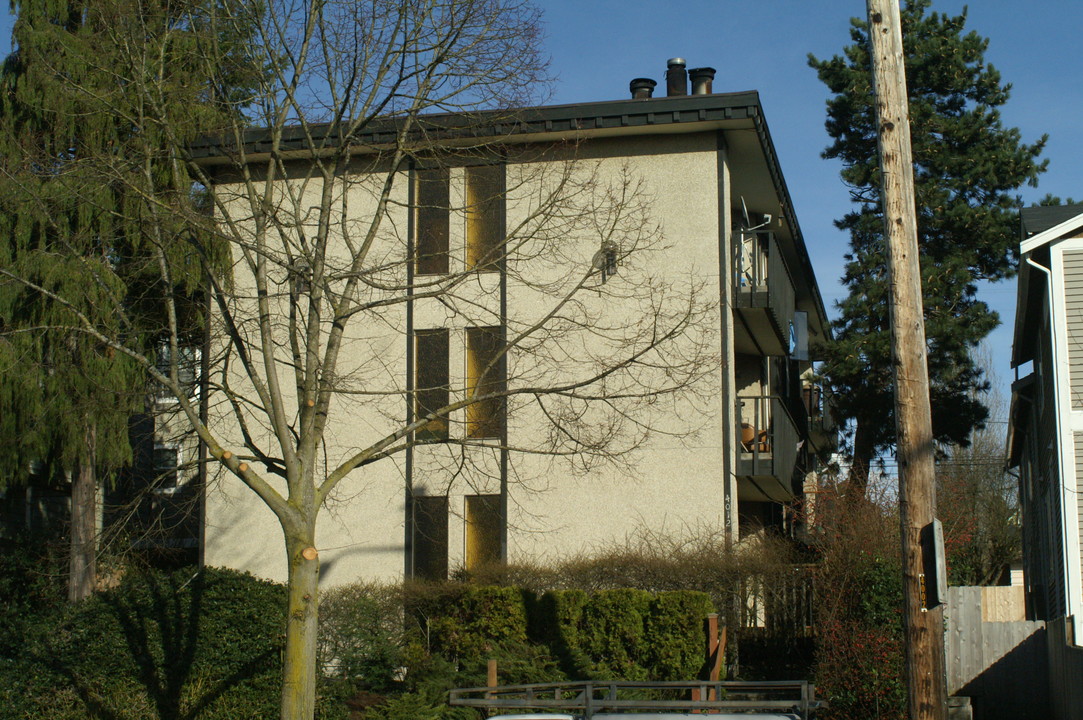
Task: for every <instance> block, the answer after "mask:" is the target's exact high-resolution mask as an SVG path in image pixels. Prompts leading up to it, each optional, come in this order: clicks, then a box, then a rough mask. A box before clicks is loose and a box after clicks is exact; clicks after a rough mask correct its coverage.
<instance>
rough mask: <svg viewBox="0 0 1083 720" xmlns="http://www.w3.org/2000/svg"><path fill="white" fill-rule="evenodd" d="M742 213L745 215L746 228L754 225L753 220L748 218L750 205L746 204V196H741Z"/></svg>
mask: <svg viewBox="0 0 1083 720" xmlns="http://www.w3.org/2000/svg"><path fill="white" fill-rule="evenodd" d="M741 214H742V215H744V220H745V228H750V227H752V221H751V220H749V218H748V205H745V196H744V195H742V196H741Z"/></svg>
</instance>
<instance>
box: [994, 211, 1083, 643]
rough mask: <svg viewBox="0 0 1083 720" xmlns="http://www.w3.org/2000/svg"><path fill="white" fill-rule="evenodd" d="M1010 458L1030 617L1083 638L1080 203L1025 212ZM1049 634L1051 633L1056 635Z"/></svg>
mask: <svg viewBox="0 0 1083 720" xmlns="http://www.w3.org/2000/svg"><path fill="white" fill-rule="evenodd" d="M1020 214H1021V224H1022V242H1021V245H1020V258H1021V260H1020V265H1019V284H1018V301H1017V306H1016V316H1015V337H1014V342H1013V346H1012V366H1013V367H1014V368H1015V372H1016V378H1017V379H1016V380H1015V382H1014V383H1013V384H1012V409H1011V424H1010V430H1009V454H1010V458H1009V465H1010V467H1012V468H1014V469H1015V470H1016V471H1017V473H1018V477H1019V490H1020V501H1021V505H1022V515H1023V567H1024V575H1025V582H1026V604H1027V618H1028V619H1030V620H1046V621H1058V620H1063V621H1064V622H1065V623H1066V624H1067V625H1068V626H1069V628H1068V629H1069V631H1070V632H1068V633H1067V637H1068V638H1073V637H1074V638H1075V639H1076V640H1075V642H1076V643H1078V642H1080V640H1079V639H1080V638H1083V582H1081V577H1083V545H1081V543H1080V538H1081V536H1083V532H1081V530H1083V205H1070V206H1053V207H1032V208H1024V209H1023V210H1022V211H1021V213H1020ZM1051 641H1052V635H1051Z"/></svg>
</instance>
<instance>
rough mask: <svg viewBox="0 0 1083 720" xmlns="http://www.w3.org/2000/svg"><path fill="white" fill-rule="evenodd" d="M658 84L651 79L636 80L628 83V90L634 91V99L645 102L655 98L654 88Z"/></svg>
mask: <svg viewBox="0 0 1083 720" xmlns="http://www.w3.org/2000/svg"><path fill="white" fill-rule="evenodd" d="M657 84H658V83H657V82H655V81H654V80H651V79H650V78H635V79H634V80H632V82H630V83H628V89H629V90H631V91H632V98H633V99H635V100H645V99H647V98H649V97H653V96H654V86H655V85H657Z"/></svg>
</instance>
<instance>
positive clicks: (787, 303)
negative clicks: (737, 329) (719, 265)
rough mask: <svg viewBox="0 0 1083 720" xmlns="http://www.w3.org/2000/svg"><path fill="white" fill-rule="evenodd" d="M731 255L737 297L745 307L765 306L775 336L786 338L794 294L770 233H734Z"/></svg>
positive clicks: (774, 240) (786, 267)
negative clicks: (777, 334) (769, 314)
mask: <svg viewBox="0 0 1083 720" xmlns="http://www.w3.org/2000/svg"><path fill="white" fill-rule="evenodd" d="M734 255H735V257H734V268H735V271H736V278H735V284H734V289H735V292H736V293H737V296H738V298H742V297H743V298H744V300H743V302H744V303H745V304H746V306H747V307H764V308H765V309H767V310H768V311H769V312H770V313H771V315H772V317H773V319H774V322H775V330H776V332H778V333H779V337H780V338H781V339H782V340H783V342H786V341H788V339H789V337H788V336H789V332H790V323H791V322H792V321H793V313H794V309H795V308H796V302H797V300H796V298H797V294H796V291H795V290H794V282H793V276H792V275H791V274H790V268H789V267H788V266H787V265H786V260H785V258H783V256H782V251H781V250H780V249H779V246H778V241H777V240H776V239H775V235H774V233H765V232H757V233H749V234H743V233H741V234H737V235H736V236H735V239H734ZM764 291H766V292H764ZM740 304H741V303H740V302H739V303H738V305H740Z"/></svg>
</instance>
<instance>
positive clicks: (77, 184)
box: [0, 0, 258, 600]
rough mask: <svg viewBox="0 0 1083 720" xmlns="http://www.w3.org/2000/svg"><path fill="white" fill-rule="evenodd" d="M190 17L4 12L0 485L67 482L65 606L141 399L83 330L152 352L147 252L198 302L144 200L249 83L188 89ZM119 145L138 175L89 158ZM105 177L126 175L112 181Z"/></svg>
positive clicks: (89, 570)
mask: <svg viewBox="0 0 1083 720" xmlns="http://www.w3.org/2000/svg"><path fill="white" fill-rule="evenodd" d="M206 6H207V12H211V11H213V10H214V9H220V8H221V7H222V6H221V4H220V3H219V4H215V3H207V4H206ZM200 7H201V6H200V5H199V4H198V3H193V4H190V5H185V4H184V3H180V4H167V3H155V2H145V1H140V0H131V1H130V2H115V3H109V4H102V3H89V2H55V1H51V0H28V1H23V2H17V3H13V9H14V10H15V11H16V12H17V13H18V19H17V21H16V23H15V27H14V31H13V47H14V48H15V50H14V52H13V53H12V54H11V55H10V56H9V57H8V58H7V59H6V60H5V62H4V64H3V67H2V71H0V158H2V160H0V162H2V172H0V238H2V240H0V268H4V270H5V273H4V275H3V277H0V437H2V438H3V440H2V441H0V486H3V485H11V484H16V483H20V482H27V481H28V480H29V472H28V468H29V467H30V466H31V463H33V464H35V465H37V466H38V467H39V468H42V469H43V470H44V472H45V473H47V474H49V475H52V476H56V475H70V477H71V482H72V503H71V508H72V511H71V530H70V535H71V547H72V549H71V561H70V566H71V572H70V579H69V598H70V599H72V600H78V599H81V598H83V597H86V595H87V594H89V592H90V591H91V590H92V588H93V585H94V574H95V553H96V549H97V548H96V517H97V509H96V495H97V489H98V483H99V480H98V479H97V477H96V476H97V475H98V474H103V475H104V476H106V477H108V476H110V475H111V474H113V473H114V472H115V471H116V470H117V469H118V468H120V467H122V466H124V465H126V464H128V463H130V462H131V460H132V450H131V447H130V445H129V438H128V428H129V418H130V416H131V415H132V414H133V413H135V412H139V411H142V410H143V409H144V403H145V402H146V393H147V390H148V378H147V375H146V373H145V369H144V368H143V367H142V366H141V365H140V363H139V362H137V361H136V360H135V359H134V358H133V357H131V356H129V355H125V354H123V353H117V352H115V350H114V349H112V348H109V347H107V346H106V345H105V344H103V343H102V341H101V340H100V339H99V338H94V337H91V336H89V335H87V334H86V333H85V332H84V331H83V329H82V325H83V324H84V323H83V322H82V318H86V319H88V320H89V321H90V322H91V323H92V324H93V325H95V326H97V327H99V328H101V329H102V330H103V331H104V334H105V335H106V336H107V337H108V338H110V339H117V340H120V339H123V340H124V342H125V343H127V345H128V346H129V347H133V348H138V349H139V351H140V352H141V353H142V354H143V355H145V356H147V357H152V356H153V354H154V351H155V348H156V346H157V345H158V343H159V341H160V340H161V338H162V337H163V334H164V333H165V331H166V320H165V318H163V317H162V315H161V311H160V310H157V309H155V308H156V307H159V306H160V302H159V299H160V298H161V297H162V296H164V295H165V294H166V290H165V289H164V288H163V282H162V278H161V277H160V275H159V273H158V262H157V261H156V253H157V252H159V251H162V252H165V253H167V254H168V255H170V256H172V261H171V263H170V265H171V267H173V268H176V271H175V272H174V274H173V276H172V278H171V281H172V283H173V284H174V285H175V287H174V288H170V289H169V290H170V291H171V292H173V293H174V294H179V295H181V296H185V297H189V298H192V299H194V298H195V297H196V296H197V292H196V291H197V287H198V283H199V280H200V278H201V277H202V275H201V272H200V266H199V261H198V259H197V258H194V257H193V258H191V259H190V260H189V261H187V262H186V261H185V254H186V253H187V252H188V251H187V249H186V248H187V244H186V243H185V241H184V237H183V232H182V228H183V227H184V225H183V224H182V223H181V222H180V221H179V218H178V223H177V225H176V226H175V227H174V228H170V227H168V226H167V227H165V228H163V227H161V225H160V224H155V225H154V226H153V233H154V235H153V236H151V235H150V234H148V229H149V228H150V224H148V223H145V222H143V215H144V213H145V208H146V204H147V203H148V201H153V202H155V203H170V202H171V197H170V196H171V195H172V196H176V195H181V194H188V193H191V192H192V191H193V187H192V182H191V180H190V179H189V178H188V176H187V174H186V172H185V170H184V167H183V165H181V164H179V163H176V162H173V161H172V158H173V157H174V156H175V152H174V149H175V147H176V145H177V144H178V143H181V142H184V141H186V140H188V139H190V138H191V137H193V136H194V135H195V134H196V133H199V132H201V131H209V130H213V129H215V128H216V127H218V125H217V124H216V121H217V119H218V118H219V117H220V116H221V114H222V113H223V112H228V111H230V109H231V108H233V107H235V105H236V97H237V96H238V95H240V96H242V97H243V96H244V92H243V90H244V88H245V86H246V83H247V84H251V83H252V82H254V80H255V78H257V77H258V71H254V70H253V67H252V66H251V65H246V64H245V62H244V58H243V57H239V59H238V62H237V68H236V71H235V72H234V73H233V74H232V76H231V75H230V73H229V72H228V71H227V72H223V73H220V74H218V75H217V77H218V79H221V78H223V77H224V78H229V79H231V80H232V83H231V84H223V85H218V86H208V84H207V83H206V82H204V81H202V80H201V78H200V66H199V63H200V61H201V58H202V56H201V55H200V53H199V52H198V50H199V45H200V43H201V42H205V41H206V39H207V38H206V37H205V35H206V33H205V32H203V29H202V28H201V27H200V26H199V18H200V14H199V12H193V8H195V9H196V10H198V9H199V8H200ZM182 18H183V20H181V19H182ZM217 39H218V40H220V41H222V42H224V43H236V44H237V45H238V47H241V45H242V44H241V43H240V42H239V38H236V37H230V36H226V37H220V38H217ZM121 47H125V48H126V49H125V51H124V52H123V57H124V58H126V59H130V58H131V57H132V53H131V52H130V50H131V48H132V47H138V48H139V50H140V53H141V55H142V57H145V59H146V65H145V67H144V68H143V71H144V72H145V73H148V74H154V73H167V74H168V77H169V81H168V82H167V83H164V84H163V85H162V87H164V88H165V90H166V92H163V93H160V94H159V95H158V96H156V97H155V98H153V99H152V100H158V101H160V103H154V102H151V103H148V102H147V98H145V97H139V96H138V94H136V93H131V92H129V90H130V88H129V87H128V84H129V83H131V82H138V81H139V79H140V76H139V74H138V73H135V74H133V73H124V74H121V73H119V72H117V71H116V68H119V67H120V66H121V65H122V63H121V62H120V60H119V59H118V57H116V56H119V55H120V54H121V53H120V52H119V48H121ZM128 64H130V62H129V63H128ZM164 118H169V119H170V122H169V123H168V124H166V123H163V122H161V121H162V120H163V119H164ZM165 127H168V129H169V134H165V133H163V132H162V131H161V130H162V128H165ZM136 146H137V147H138V148H139V149H140V150H141V152H138V153H137V152H132V153H130V155H131V157H136V158H142V159H144V160H147V162H144V163H143V164H138V163H133V164H132V165H131V166H130V167H124V166H123V165H121V166H118V165H117V164H116V163H115V162H103V159H106V158H110V159H112V160H115V158H117V157H124V156H125V153H126V152H127V151H128V150H130V149H131V148H133V147H136ZM148 148H152V151H151V152H147V149H148ZM118 167H120V168H122V172H124V173H128V174H130V176H127V177H125V176H121V177H118V172H117V170H118ZM141 175H149V176H152V177H153V180H152V181H151V182H148V183H144V185H147V186H150V185H153V187H154V188H155V190H154V193H153V195H154V197H153V200H150V199H149V198H148V197H146V196H141V195H140V193H139V192H133V188H139V187H140V182H139V180H138V178H139V177H140V176H141ZM163 231H164V232H163ZM171 233H172V236H171ZM180 310H181V313H182V315H183V316H184V317H183V318H182V319H181V320H180V325H181V326H182V327H184V328H186V329H187V330H188V331H192V330H195V329H196V328H195V326H196V325H197V324H198V323H199V322H200V320H199V318H198V306H197V304H196V303H194V302H192V303H181V305H180Z"/></svg>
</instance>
